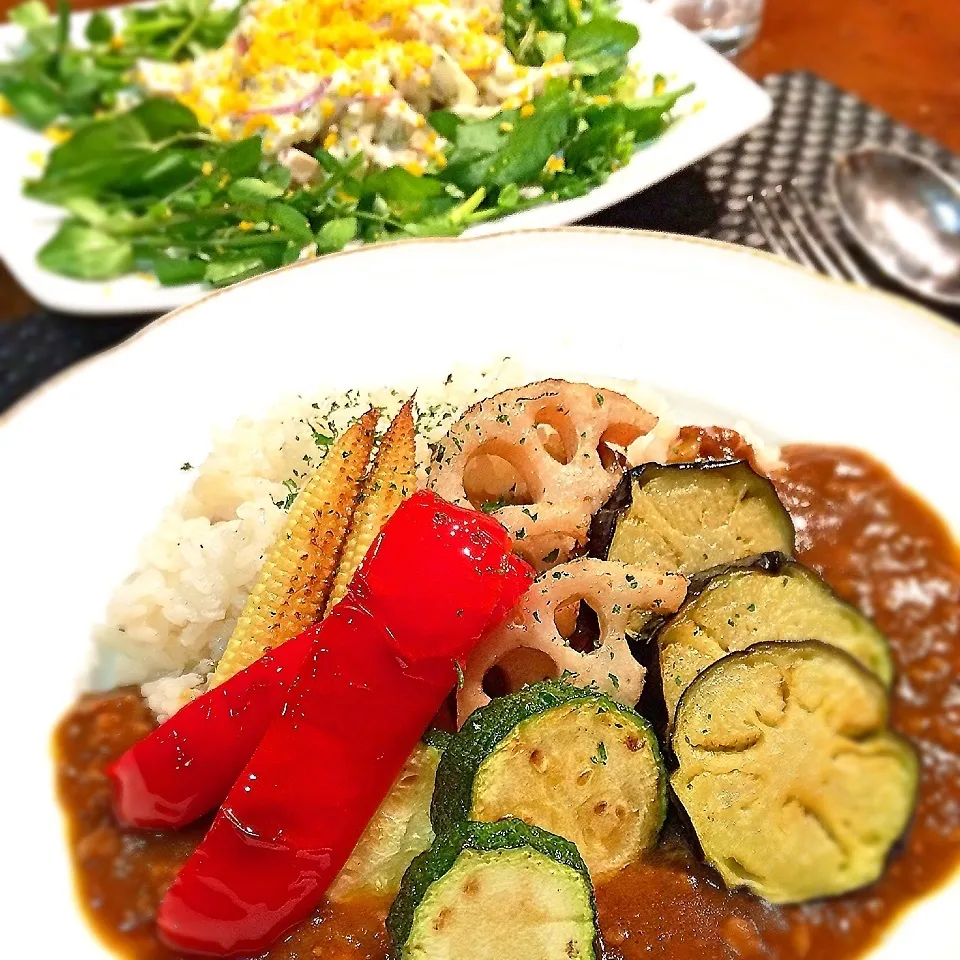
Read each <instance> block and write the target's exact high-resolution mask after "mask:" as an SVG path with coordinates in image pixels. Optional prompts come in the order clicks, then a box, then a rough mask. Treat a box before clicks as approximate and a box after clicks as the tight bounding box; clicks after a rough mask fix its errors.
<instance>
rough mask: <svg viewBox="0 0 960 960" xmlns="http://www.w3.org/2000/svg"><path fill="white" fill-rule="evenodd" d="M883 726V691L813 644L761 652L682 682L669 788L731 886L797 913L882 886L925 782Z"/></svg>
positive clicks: (841, 657) (845, 659)
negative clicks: (817, 902)
mask: <svg viewBox="0 0 960 960" xmlns="http://www.w3.org/2000/svg"><path fill="white" fill-rule="evenodd" d="M887 721H888V704H887V694H886V691H885V690H884V688H883V685H882V684H881V683H880V681H879V680H877V678H876V677H875V676H874V675H873V674H871V673H869V672H868V671H867V670H865V669H864V668H863V667H862V666H861V665H860V664H859V663H858V662H857V661H856V660H854V659H853V657H851V656H850V655H849V654H846V653H844V652H843V651H842V650H838V649H837V648H836V647H831V646H828V645H827V644H824V643H820V642H818V641H811V640H806V641H801V642H786V643H760V644H756V645H755V646H752V647H750V648H748V649H747V650H744V651H742V652H739V653H731V654H728V655H727V656H725V657H723V658H722V659H721V660H718V661H717V662H716V663H714V664H713V665H712V666H710V667H708V668H707V669H706V670H704V671H703V673H701V674H700V676H698V677H697V679H696V680H694V681H693V683H691V684H690V686H689V687H688V688H687V689H686V691H685V692H684V694H683V696H682V697H681V698H680V703H679V706H678V707H677V715H676V722H675V724H674V731H673V737H672V740H671V745H672V748H673V752H674V754H675V756H676V759H677V762H678V767H677V769H676V771H675V772H674V773H673V774H672V775H671V778H670V782H671V786H672V787H673V790H674V793H675V794H676V796H677V798H678V799H679V801H680V803H681V804H682V806H683V809H684V810H685V811H686V814H687V816H688V817H689V820H690V823H691V825H692V827H693V829H694V831H695V832H696V835H697V839H698V840H699V842H700V846H701V848H702V850H703V854H704V857H705V858H706V860H707V861H708V862H709V863H710V864H711V865H712V866H713V867H714V868H715V869H716V870H717V872H718V873H719V874H720V876H721V878H722V879H723V882H724V883H725V884H726V885H727V886H728V887H730V888H731V889H733V888H737V887H745V888H747V889H748V890H750V891H751V892H753V893H755V894H756V895H758V896H760V897H763V898H764V899H766V900H769V901H771V902H773V903H799V902H801V901H804V900H811V899H814V898H817V897H828V896H835V895H837V894H841V893H847V892H848V891H850V890H856V889H858V888H859V887H863V886H866V885H867V884H869V883H872V882H873V881H874V880H876V879H877V878H878V877H879V876H880V874H881V873H882V872H883V867H884V863H885V861H886V858H887V855H888V853H889V851H890V848H891V847H892V846H893V844H894V842H895V841H896V840H897V839H898V838H899V837H900V836H901V834H902V833H903V832H904V830H905V829H906V827H907V824H908V822H909V820H910V815H911V813H912V811H913V807H914V802H915V798H916V792H917V778H918V772H919V771H918V764H917V758H916V755H915V753H914V752H913V749H912V748H911V747H910V745H909V744H908V743H907V741H906V740H904V739H903V738H902V737H900V736H898V735H897V734H895V733H892V732H891V731H890V730H889V729H888V727H887Z"/></svg>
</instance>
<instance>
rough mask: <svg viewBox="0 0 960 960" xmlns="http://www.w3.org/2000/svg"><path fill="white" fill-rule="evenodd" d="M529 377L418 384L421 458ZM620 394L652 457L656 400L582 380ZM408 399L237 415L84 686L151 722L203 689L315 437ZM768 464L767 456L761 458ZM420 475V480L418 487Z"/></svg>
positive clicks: (127, 593) (663, 432)
mask: <svg viewBox="0 0 960 960" xmlns="http://www.w3.org/2000/svg"><path fill="white" fill-rule="evenodd" d="M535 379H537V377H536V376H533V375H532V373H531V371H530V370H525V369H523V368H521V367H519V366H518V365H517V364H514V363H512V362H510V361H509V360H505V361H504V362H502V363H501V364H499V365H498V366H497V367H495V368H493V369H489V370H486V371H455V372H454V373H453V374H452V375H451V376H449V377H447V378H446V379H445V380H444V381H443V382H440V383H437V384H434V385H423V384H418V385H417V387H418V389H417V407H418V411H419V414H418V420H417V428H418V444H419V447H418V462H419V464H420V466H421V469H422V467H423V466H424V465H425V464H426V463H427V461H428V459H429V456H428V444H429V443H432V442H434V441H436V440H438V439H439V438H440V437H441V436H443V434H444V433H445V432H446V431H447V429H448V428H449V426H450V424H451V423H452V422H453V421H454V420H455V419H457V417H459V415H460V414H461V413H462V411H463V410H464V409H466V407H468V406H470V405H471V404H472V403H474V402H476V400H478V399H480V398H483V397H487V396H490V395H491V394H493V393H496V392H498V391H500V390H504V389H507V388H508V387H514V386H520V385H522V384H524V383H527V382H530V381H531V380H535ZM591 381H592V382H595V383H596V384H597V386H604V387H610V388H612V389H616V390H619V391H621V392H622V393H625V394H627V395H628V396H630V397H631V398H632V399H634V400H636V401H637V402H638V403H640V404H641V405H642V406H644V407H646V408H647V409H649V410H651V411H652V412H653V413H656V414H657V415H658V416H659V417H660V423H659V424H658V426H657V428H656V429H655V430H654V432H653V434H651V436H650V437H645V438H642V439H641V440H640V441H638V442H637V444H635V445H634V447H633V448H631V450H630V451H629V456H630V459H631V461H633V462H641V461H644V460H656V459H659V458H660V457H661V456H662V455H663V453H664V452H665V450H666V447H667V446H668V445H669V443H670V442H671V440H672V439H673V438H674V436H675V435H676V427H677V425H676V423H675V422H674V421H673V420H672V419H671V418H670V416H669V413H668V411H667V409H666V404H665V403H664V402H663V400H662V399H661V398H660V397H658V396H656V395H655V394H652V393H651V392H650V391H649V390H646V389H644V388H642V387H640V386H638V385H637V384H631V383H626V382H623V381H617V380H610V379H597V378H591ZM407 395H408V393H406V392H400V391H397V390H390V389H386V390H376V391H372V392H364V391H349V392H348V393H345V394H341V395H338V396H330V395H325V396H318V397H299V396H298V397H291V398H289V399H287V400H285V401H283V402H281V403H279V404H277V406H276V407H275V408H274V409H273V410H271V411H270V412H269V413H268V415H267V416H265V417H263V418H261V419H256V420H254V419H250V418H241V419H240V420H239V421H238V422H237V423H236V425H235V426H234V427H233V428H232V429H230V430H229V431H226V432H221V433H219V434H218V435H216V436H215V438H214V442H213V447H212V450H211V453H210V455H209V456H208V457H207V459H206V460H205V461H204V462H203V463H202V464H201V465H200V466H199V467H198V468H196V473H195V478H194V482H193V485H192V487H191V489H190V490H189V491H188V492H187V493H186V494H185V495H184V496H183V497H181V498H180V499H179V500H178V501H176V502H175V503H174V504H173V505H172V506H171V507H170V508H169V509H168V510H167V511H166V513H165V515H164V517H163V518H162V520H161V522H160V524H159V526H158V527H157V528H156V529H155V530H154V531H153V532H152V533H150V534H149V535H148V536H147V537H146V539H145V540H144V541H143V543H142V544H141V547H140V550H139V554H138V557H137V562H136V569H135V570H134V572H133V573H132V574H131V575H130V576H129V577H128V578H127V579H126V580H125V581H124V582H123V583H122V584H121V585H120V586H119V587H118V588H117V590H116V592H115V593H114V595H113V597H112V598H111V600H110V602H109V604H108V607H107V611H106V616H105V619H104V622H103V623H102V624H100V625H99V626H97V627H96V629H95V630H94V641H95V645H96V657H95V667H94V671H93V676H92V685H93V686H95V687H97V688H99V689H109V688H111V687H114V686H118V685H124V684H139V685H141V687H142V691H143V694H144V696H145V697H146V699H147V701H148V703H149V705H150V707H151V708H152V709H153V710H154V712H156V713H157V714H158V715H160V716H167V715H169V714H170V713H173V712H174V711H175V710H176V709H177V707H178V706H179V705H180V704H181V703H183V695H184V692H185V691H187V690H190V689H193V688H196V687H200V686H202V685H203V684H204V683H205V682H206V679H207V676H208V674H209V673H210V672H211V670H212V668H213V666H214V665H215V663H216V661H217V660H218V659H219V657H220V656H221V654H222V653H223V648H224V646H225V644H226V642H227V640H228V638H229V637H230V634H231V632H232V631H233V627H234V625H235V623H236V621H237V617H238V616H239V615H240V612H241V610H242V608H243V604H244V601H245V600H246V598H247V595H248V594H249V592H250V590H251V589H252V587H253V585H254V581H255V580H256V577H257V573H258V572H259V569H260V566H261V564H262V562H263V557H264V553H265V551H266V550H267V548H268V547H269V545H270V544H271V543H272V541H273V540H274V538H275V537H276V535H277V533H278V531H279V529H280V527H281V525H282V524H283V521H284V518H285V516H286V512H285V509H284V502H285V501H286V500H287V498H288V496H289V495H290V494H291V493H292V492H294V491H295V490H296V489H298V488H299V486H300V485H301V484H302V483H303V481H304V480H305V478H306V477H307V476H308V475H309V474H310V473H311V472H312V471H313V470H314V469H315V468H316V466H317V464H318V463H319V462H321V461H322V459H323V457H324V456H325V454H326V451H327V449H328V447H327V446H326V445H325V439H324V438H333V437H335V436H336V435H338V434H339V433H340V432H342V431H343V430H344V429H345V428H346V426H347V425H348V424H349V423H350V422H351V421H352V420H353V419H355V418H356V417H357V416H358V415H359V414H360V413H361V412H363V410H365V409H366V408H367V407H368V406H369V405H370V404H371V403H375V404H377V405H378V406H380V407H381V409H382V411H383V420H382V421H381V425H385V423H386V422H387V421H388V419H389V418H390V417H392V416H393V414H394V413H395V412H396V410H397V409H398V408H399V406H400V404H401V403H402V402H403V400H404V399H405V398H406V396H407ZM765 456H766V457H767V458H768V459H772V460H773V461H775V460H776V456H777V454H776V452H775V451H769V450H768V451H767V452H766V453H765ZM422 479H423V477H422V475H421V480H422Z"/></svg>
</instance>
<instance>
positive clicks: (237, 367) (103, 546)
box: [0, 229, 960, 960]
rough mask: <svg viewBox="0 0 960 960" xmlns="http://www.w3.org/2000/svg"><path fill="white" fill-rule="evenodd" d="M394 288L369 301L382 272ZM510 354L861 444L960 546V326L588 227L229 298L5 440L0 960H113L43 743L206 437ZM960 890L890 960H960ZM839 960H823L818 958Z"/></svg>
mask: <svg viewBox="0 0 960 960" xmlns="http://www.w3.org/2000/svg"><path fill="white" fill-rule="evenodd" d="M373 276H375V277H376V278H377V280H376V282H375V283H371V282H370V278H371V277H373ZM505 356H510V357H511V358H513V360H514V361H516V362H517V363H519V364H520V365H522V367H523V368H524V369H525V370H528V371H529V373H530V377H531V379H534V378H536V377H537V376H545V375H552V376H566V377H572V378H576V377H583V378H590V377H591V376H593V377H605V378H609V377H618V378H625V379H630V380H637V381H640V382H643V383H645V384H648V385H649V386H650V387H651V388H653V389H654V390H656V391H658V392H659V393H661V394H662V395H663V396H665V397H666V398H667V399H668V400H669V401H671V403H672V407H673V409H674V411H675V412H676V414H677V416H678V418H679V419H680V420H681V422H683V421H684V420H686V421H687V422H700V423H704V422H706V423H719V424H725V425H731V426H732V425H734V424H735V423H736V422H737V421H738V420H741V419H743V420H747V421H748V422H749V423H750V424H751V425H752V427H753V428H754V430H755V431H756V432H757V433H758V434H759V436H760V437H761V438H762V439H764V440H767V441H771V442H786V441H810V442H816V443H834V444H847V445H852V446H856V447H859V448H861V449H864V450H866V451H868V452H870V453H872V454H874V455H875V456H877V457H878V458H880V459H881V460H882V461H883V462H884V463H886V464H887V465H888V466H889V467H890V468H891V469H892V470H893V471H894V472H895V474H896V475H897V476H898V477H899V478H900V480H901V481H903V482H905V483H906V484H908V485H909V486H911V487H912V488H913V489H914V490H916V491H917V492H918V493H919V494H921V495H922V496H923V497H924V498H925V499H926V500H927V501H929V502H930V503H931V504H933V505H934V507H936V509H937V510H938V511H939V512H940V514H941V515H942V516H943V517H944V518H945V519H946V521H947V522H948V523H949V524H950V525H951V526H952V528H953V530H954V531H960V486H958V484H957V479H956V478H957V476H958V471H960V447H958V445H957V444H956V442H955V438H954V437H953V436H952V434H951V432H950V429H949V427H948V425H949V424H951V423H953V422H955V420H956V417H957V414H958V413H960V377H958V376H957V371H958V370H960V331H958V330H957V329H956V328H954V327H952V326H951V325H950V324H948V323H947V322H945V321H943V320H941V319H940V318H938V317H937V316H935V315H934V314H931V313H928V312H926V311H924V310H921V309H918V308H916V307H914V306H912V305H910V304H908V303H907V302H905V301H903V300H899V299H896V298H894V297H890V296H887V295H885V294H881V293H878V292H871V291H863V290H860V289H856V288H854V287H851V286H846V285H842V284H839V283H835V282H833V281H828V280H825V279H823V278H821V277H819V276H816V275H814V274H812V273H809V272H806V271H804V270H803V269H801V268H799V267H795V266H793V265H791V264H788V263H785V262H783V261H780V260H777V259H775V258H773V257H770V256H768V255H766V254H761V253H757V252H755V251H750V250H746V249H744V248H738V247H733V246H728V245H724V244H720V243H714V242H710V241H705V240H694V239H690V238H682V237H675V236H671V235H664V234H651V233H640V232H629V231H613V230H589V229H569V230H551V231H537V232H520V233H512V234H506V235H500V236H493V237H484V238H479V239H468V240H464V239H461V240H427V241H413V242H404V243H397V244H384V245H380V246H375V247H370V248H368V249H364V250H357V251H348V252H344V253H340V254H334V255H332V256H330V257H326V258H324V259H321V260H316V261H312V262H305V263H301V264H296V265H294V266H291V267H287V268H285V269H283V270H280V271H277V272H275V273H271V274H267V275H265V276H262V277H258V278H255V279H253V280H249V281H246V282H244V283H242V284H239V285H238V286H236V287H233V288H230V289H227V290H223V291H219V292H215V293H213V294H211V295H209V296H207V297H206V298H204V299H202V300H200V301H198V302H196V303H194V304H191V305H188V306H186V307H183V308H181V309H180V310H177V311H174V312H173V313H171V314H170V315H168V316H166V317H164V318H162V319H160V320H158V321H155V322H154V323H153V324H151V325H149V326H148V327H146V328H145V330H144V331H143V332H141V333H140V334H138V335H137V336H135V337H134V338H133V339H131V340H129V341H127V342H126V343H123V344H121V345H120V346H118V347H115V348H114V349H112V350H110V351H108V352H106V353H105V354H103V355H101V356H99V357H96V358H94V359H92V360H89V361H87V362H86V363H84V364H81V365H80V366H78V367H75V368H74V369H72V370H68V371H67V372H66V373H63V374H61V375H60V376H59V377H58V378H56V379H55V380H53V381H52V382H51V383H49V384H48V385H46V386H45V387H43V388H41V389H40V390H38V391H37V392H36V393H34V394H33V395H31V396H29V397H28V398H27V399H26V400H24V401H22V402H21V403H20V405H19V406H17V407H15V408H14V409H13V410H12V411H11V412H10V413H9V414H8V415H7V416H6V418H5V419H3V420H2V421H0V464H2V465H3V469H2V470H0V531H2V536H3V544H4V547H5V549H4V551H3V559H2V561H0V567H2V570H0V583H2V585H3V611H4V623H3V633H4V637H5V643H4V681H5V684H4V686H5V692H4V696H3V697H2V698H0V731H2V737H3V753H4V757H3V760H4V766H3V769H4V775H3V779H4V789H3V790H2V791H0V822H2V823H3V824H4V825H5V831H4V849H3V871H2V874H3V876H2V880H0V886H2V887H3V893H2V903H3V912H4V915H5V916H6V917H8V918H9V920H10V921H11V922H8V923H7V924H6V925H5V928H4V933H3V939H4V943H5V950H4V955H5V956H10V957H36V956H40V954H38V953H37V952H36V935H37V931H38V930H44V929H55V930H56V942H57V944H58V948H57V949H58V953H63V951H64V950H67V951H68V952H69V953H70V955H71V957H72V958H73V960H98V958H101V960H102V958H103V957H104V956H105V955H106V948H104V947H102V946H101V945H99V944H98V942H97V941H96V940H95V939H94V937H93V934H92V933H91V932H90V930H89V929H88V928H87V926H86V924H85V922H84V920H83V918H82V916H81V914H80V911H79V909H78V907H77V905H76V902H75V900H74V895H73V889H72V884H71V879H70V865H69V860H68V853H67V846H66V843H65V841H64V837H63V829H62V822H61V815H60V811H59V809H58V807H57V803H56V800H55V798H54V791H53V765H52V762H51V755H50V736H51V732H52V730H53V727H54V725H55V723H56V721H57V719H58V717H59V716H60V715H61V714H62V713H63V712H64V711H66V709H67V708H68V707H69V706H70V704H71V703H72V701H73V699H74V697H75V696H76V693H77V690H78V686H79V683H80V678H81V677H82V676H83V674H84V670H85V667H86V665H87V663H88V658H89V655H90V649H91V648H90V634H91V628H92V627H93V625H94V623H96V622H97V621H98V620H99V619H100V618H101V617H102V616H103V613H104V609H105V606H106V603H107V600H108V598H109V596H110V594H111V593H112V591H113V589H114V587H115V586H116V585H117V584H118V583H119V582H120V580H121V579H122V578H123V577H124V576H125V575H126V574H127V573H128V572H129V571H130V570H131V568H132V564H133V562H134V556H135V551H136V547H137V544H138V542H139V541H140V540H141V538H142V537H144V536H145V535H146V534H147V533H148V531H150V530H151V529H152V527H153V526H154V525H155V524H156V523H157V521H158V520H159V518H160V516H161V513H162V511H163V509H164V506H165V505H167V504H169V503H170V502H171V501H172V500H173V499H174V498H175V497H176V496H177V495H178V494H179V493H180V492H182V491H183V490H184V489H185V488H186V486H187V485H188V484H189V483H190V479H191V475H190V474H189V473H183V472H182V471H181V469H180V467H181V464H183V463H184V461H190V462H192V463H199V462H201V461H202V460H203V458H204V456H205V454H206V452H207V451H208V450H209V448H210V443H211V434H212V432H213V431H214V430H216V429H218V428H226V427H229V426H231V425H232V424H233V423H234V421H235V420H236V419H237V418H238V417H239V416H240V415H245V414H252V415H258V414H260V413H263V412H266V411H267V410H268V409H269V408H270V407H271V406H272V405H273V404H275V403H276V402H277V401H279V400H281V399H282V398H284V397H286V396H288V395H290V394H293V393H297V392H308V391H309V392H310V393H313V394H317V393H319V392H321V391H326V390H327V389H329V391H330V392H331V393H338V392H340V391H342V390H344V389H346V388H349V387H365V386H382V385H390V384H395V385H398V386H402V387H412V386H415V385H416V384H418V383H421V384H425V383H437V382H441V381H442V379H443V378H444V376H445V375H446V374H447V372H448V371H450V370H451V368H455V367H456V366H457V365H458V364H460V365H462V364H464V363H469V365H470V366H472V367H474V368H483V367H484V366H488V365H490V364H491V363H494V362H496V361H499V360H500V359H502V358H503V357H505ZM958 913H960V874H957V875H956V876H955V877H954V879H953V881H952V882H951V883H949V884H947V885H946V886H945V887H943V888H942V889H941V890H940V891H939V892H937V893H936V894H934V895H933V896H931V897H929V898H928V899H926V900H925V901H923V902H922V903H920V904H919V905H917V906H915V907H914V908H913V909H912V910H911V911H909V912H908V914H907V915H906V916H905V917H904V918H903V919H902V920H901V921H900V922H899V923H898V924H897V925H896V926H895V927H894V929H893V931H892V932H891V933H890V934H889V935H888V936H887V938H886V939H885V941H884V942H883V943H882V944H881V945H880V946H878V947H877V948H876V950H875V951H874V952H873V953H872V954H871V960H904V958H912V957H917V956H922V957H924V960H948V958H952V960H956V956H957V954H956V947H957V943H958V937H957V929H958V928H957V916H958ZM824 960H826V958H824Z"/></svg>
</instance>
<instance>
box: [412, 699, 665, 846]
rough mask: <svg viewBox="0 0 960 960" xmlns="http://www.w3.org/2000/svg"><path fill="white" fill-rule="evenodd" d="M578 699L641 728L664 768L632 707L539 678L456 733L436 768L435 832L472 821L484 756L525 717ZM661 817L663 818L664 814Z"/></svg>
mask: <svg viewBox="0 0 960 960" xmlns="http://www.w3.org/2000/svg"><path fill="white" fill-rule="evenodd" d="M575 701H586V702H588V701H595V702H596V703H597V705H598V706H602V707H605V708H606V709H608V710H611V711H613V712H615V713H619V714H622V715H624V716H625V717H628V718H629V719H630V720H631V721H632V722H633V723H634V724H636V725H637V726H638V727H640V728H641V729H642V730H643V732H644V734H645V735H646V737H647V740H648V742H649V743H650V749H651V751H652V752H653V756H654V758H655V760H656V762H657V763H658V764H659V766H660V768H661V770H663V769H664V767H663V756H662V754H661V752H660V745H659V742H658V741H657V737H656V734H655V733H654V731H653V727H652V726H651V725H650V724H649V723H648V722H647V720H646V719H645V718H644V717H642V716H640V714H639V713H637V712H636V711H634V710H631V709H629V708H628V707H625V706H623V705H622V704H620V703H617V702H616V701H614V700H612V699H610V697H607V696H604V695H603V694H598V693H596V692H595V691H594V690H591V689H590V688H589V687H575V686H573V685H572V684H569V683H566V682H564V681H563V680H541V681H540V682H539V683H534V684H531V685H530V686H529V687H524V689H523V690H520V691H518V692H517V693H513V694H510V695H509V696H505V697H496V698H494V699H493V700H492V701H491V702H490V703H488V704H487V705H486V706H484V707H481V708H480V709H479V710H475V711H474V712H473V713H472V714H471V715H470V716H469V717H468V718H467V720H466V722H465V723H464V725H463V727H462V728H461V729H460V732H459V733H458V734H457V736H456V737H454V739H453V742H452V743H450V744H449V745H448V746H447V748H446V750H444V752H443V756H442V757H441V759H440V766H439V767H438V768H437V779H436V786H435V787H434V790H433V802H432V803H431V806H430V819H431V821H432V823H433V829H434V831H435V832H436V833H440V832H442V831H444V830H449V829H450V828H451V827H453V826H454V825H455V824H457V823H459V822H461V821H463V820H469V819H470V810H471V807H472V805H473V784H474V781H475V780H476V777H477V773H478V772H479V770H480V767H481V765H482V764H483V762H484V760H486V759H487V757H488V756H489V755H490V754H491V753H493V751H494V750H495V749H496V748H497V746H498V745H499V744H500V743H501V742H502V741H503V740H504V738H505V737H507V736H508V735H509V734H510V732H511V731H512V730H513V729H514V728H515V727H517V726H519V724H521V723H523V721H524V720H526V719H528V718H529V717H532V716H535V715H536V714H539V713H546V711H548V710H551V709H553V708H554V707H558V706H560V705H561V704H565V703H572V702H575ZM659 805H660V809H661V811H662V812H663V815H664V816H665V815H666V809H667V785H666V777H665V776H662V777H661V789H660V798H659ZM661 821H662V818H661Z"/></svg>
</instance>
